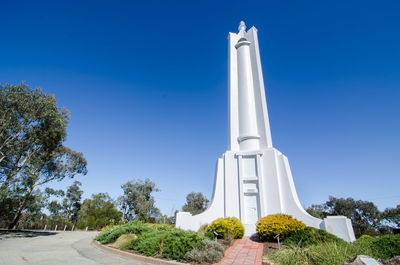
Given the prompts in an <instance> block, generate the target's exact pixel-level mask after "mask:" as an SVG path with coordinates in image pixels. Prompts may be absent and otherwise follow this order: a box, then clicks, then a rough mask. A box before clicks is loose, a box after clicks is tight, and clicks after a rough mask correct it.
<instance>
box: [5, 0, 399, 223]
mask: <svg viewBox="0 0 400 265" xmlns="http://www.w3.org/2000/svg"><path fill="white" fill-rule="evenodd" d="M0 10H1V15H0V33H1V35H0V37H1V41H0V82H1V83H3V84H4V83H10V84H17V83H19V82H21V81H25V82H26V84H29V85H31V86H32V87H36V86H40V87H42V88H43V90H44V91H45V92H46V93H51V94H55V95H56V98H57V100H58V102H59V105H60V106H62V107H66V108H68V109H69V110H70V112H71V120H70V124H69V127H68V140H67V142H66V145H68V146H69V147H71V148H73V149H75V150H77V151H81V152H83V153H84V155H85V157H86V158H87V160H88V169H89V173H88V175H87V176H78V177H77V179H78V180H79V181H81V182H82V183H83V186H82V188H83V189H84V191H85V193H84V196H85V197H88V196H90V195H91V194H92V193H98V192H108V193H109V194H110V195H111V196H112V197H114V198H116V197H117V196H119V195H120V194H121V188H120V186H121V185H122V184H124V183H125V182H127V181H128V180H131V179H134V178H136V179H137V178H142V179H144V178H150V179H151V180H152V181H154V182H155V183H156V184H157V186H158V187H159V188H160V189H161V190H162V191H161V192H159V193H157V194H156V196H155V197H156V201H157V206H158V207H159V208H160V209H161V210H162V211H163V212H164V213H166V214H168V215H169V214H171V213H172V212H173V210H175V209H180V207H181V206H182V205H183V204H184V201H185V196H186V194H188V193H189V192H191V191H201V192H203V193H204V194H205V195H206V196H207V197H208V198H210V197H211V194H212V189H213V182H214V170H215V164H216V160H217V158H218V157H220V155H221V154H222V153H223V152H225V150H226V149H227V142H228V136H227V132H228V130H227V63H228V58H227V54H228V51H227V35H228V32H229V31H231V32H236V31H237V26H238V24H239V22H240V20H244V21H245V22H246V24H247V25H248V26H249V27H250V26H252V25H254V26H256V27H257V28H258V30H259V42H260V51H261V60H262V66H263V72H264V79H265V83H266V93H267V101H268V107H269V114H270V122H271V128H272V139H273V143H274V146H275V147H276V148H277V149H279V150H280V151H282V152H283V153H284V154H286V155H287V156H288V158H289V161H290V163H291V167H292V172H293V177H294V181H295V184H296V188H297V192H298V194H299V197H300V201H301V203H302V204H303V205H304V206H309V205H311V204H312V203H322V202H325V201H326V200H327V199H328V196H329V195H333V196H338V197H354V198H355V199H362V200H370V201H373V202H375V203H376V204H377V205H378V206H379V208H380V209H384V208H385V207H394V206H395V205H397V204H400V192H399V187H400V153H399V150H400V140H399V136H400V48H399V47H400V32H399V31H400V30H399V29H400V16H399V12H400V2H399V1H395V0H393V1H259V2H256V1H219V2H218V1H48V2H44V1H17V0H15V1H4V0H1V1H0ZM71 183H72V181H64V182H62V183H56V184H55V185H54V186H55V187H66V186H68V185H70V184H71Z"/></svg>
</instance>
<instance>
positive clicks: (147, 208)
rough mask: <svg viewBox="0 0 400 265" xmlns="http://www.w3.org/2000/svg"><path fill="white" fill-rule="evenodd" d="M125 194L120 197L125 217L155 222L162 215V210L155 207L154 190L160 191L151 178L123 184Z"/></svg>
mask: <svg viewBox="0 0 400 265" xmlns="http://www.w3.org/2000/svg"><path fill="white" fill-rule="evenodd" d="M121 188H122V190H123V192H124V194H123V195H122V196H120V197H119V198H118V201H119V204H120V207H121V210H122V213H123V218H124V219H126V220H129V221H131V220H140V221H144V222H155V221H156V219H157V218H159V217H160V216H161V213H160V210H159V209H158V208H157V207H155V200H154V197H153V195H152V193H153V192H158V191H160V190H159V189H158V188H157V187H156V184H155V183H154V182H152V181H151V180H149V179H146V180H145V181H143V180H140V179H139V180H136V181H128V182H127V183H125V184H124V185H122V186H121Z"/></svg>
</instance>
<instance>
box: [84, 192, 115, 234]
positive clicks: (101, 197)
mask: <svg viewBox="0 0 400 265" xmlns="http://www.w3.org/2000/svg"><path fill="white" fill-rule="evenodd" d="M121 216H122V213H121V212H119V211H118V210H117V209H116V208H115V205H114V202H113V201H112V200H111V198H110V196H108V194H106V193H99V194H93V195H92V198H91V199H86V200H84V202H83V203H82V206H81V209H80V211H79V218H78V227H82V228H83V227H86V226H88V227H89V228H91V229H100V228H102V227H104V226H106V225H113V224H116V223H118V222H119V221H120V220H121Z"/></svg>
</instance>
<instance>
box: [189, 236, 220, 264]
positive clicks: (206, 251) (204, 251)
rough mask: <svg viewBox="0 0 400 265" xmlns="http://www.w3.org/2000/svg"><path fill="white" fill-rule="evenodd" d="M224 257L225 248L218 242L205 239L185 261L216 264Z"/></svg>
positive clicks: (190, 252)
mask: <svg viewBox="0 0 400 265" xmlns="http://www.w3.org/2000/svg"><path fill="white" fill-rule="evenodd" d="M223 257H224V248H223V247H222V246H221V244H219V243H218V242H215V241H211V240H208V239H205V240H203V241H201V242H200V243H199V244H197V245H196V246H195V247H194V248H193V249H192V250H191V251H189V252H187V253H186V254H185V260H186V261H189V262H193V261H194V262H198V263H203V262H208V263H215V262H218V261H220V260H221V259H222V258H223Z"/></svg>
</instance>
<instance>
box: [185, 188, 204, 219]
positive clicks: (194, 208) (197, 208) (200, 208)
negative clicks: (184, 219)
mask: <svg viewBox="0 0 400 265" xmlns="http://www.w3.org/2000/svg"><path fill="white" fill-rule="evenodd" d="M209 202H210V201H209V200H208V199H207V198H206V197H205V196H204V195H203V193H201V192H191V193H189V194H188V195H187V196H186V204H185V205H183V207H182V211H184V212H190V213H191V214H193V215H194V214H199V213H202V212H204V211H205V210H206V209H207V207H208V203H209Z"/></svg>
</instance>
